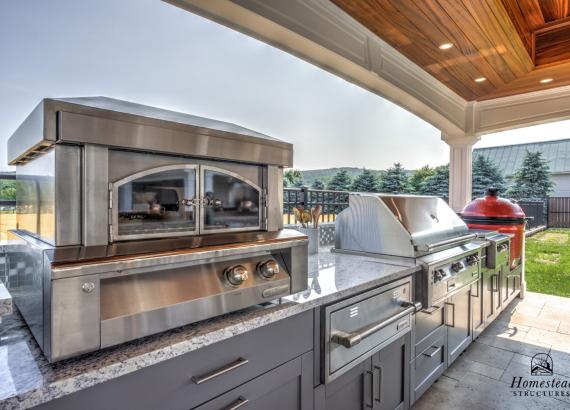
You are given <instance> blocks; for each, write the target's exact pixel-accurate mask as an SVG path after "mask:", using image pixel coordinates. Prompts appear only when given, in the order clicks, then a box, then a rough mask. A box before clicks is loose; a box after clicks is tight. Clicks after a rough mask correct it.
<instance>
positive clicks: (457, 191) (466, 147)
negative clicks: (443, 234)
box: [441, 134, 479, 212]
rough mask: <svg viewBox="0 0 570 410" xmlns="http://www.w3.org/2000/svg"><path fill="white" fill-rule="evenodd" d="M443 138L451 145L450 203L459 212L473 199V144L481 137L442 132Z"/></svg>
mask: <svg viewBox="0 0 570 410" xmlns="http://www.w3.org/2000/svg"><path fill="white" fill-rule="evenodd" d="M441 139H442V140H443V141H445V142H446V143H447V144H448V145H449V205H450V206H451V208H453V210H454V211H456V212H459V211H461V209H463V207H464V206H465V205H466V204H467V203H468V202H470V201H471V178H472V161H473V145H474V144H475V143H476V142H477V141H479V137H476V136H474V135H458V136H452V135H448V134H441Z"/></svg>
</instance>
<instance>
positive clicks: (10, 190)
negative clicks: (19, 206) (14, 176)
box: [0, 180, 16, 201]
mask: <svg viewBox="0 0 570 410" xmlns="http://www.w3.org/2000/svg"><path fill="white" fill-rule="evenodd" d="M0 199H3V200H5V201H9V200H15V199H16V181H14V180H3V181H0Z"/></svg>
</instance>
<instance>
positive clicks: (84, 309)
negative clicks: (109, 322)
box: [49, 275, 100, 361]
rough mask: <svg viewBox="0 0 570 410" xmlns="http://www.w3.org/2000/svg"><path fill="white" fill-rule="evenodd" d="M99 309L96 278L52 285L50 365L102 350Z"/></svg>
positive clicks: (72, 280) (98, 291)
mask: <svg viewBox="0 0 570 410" xmlns="http://www.w3.org/2000/svg"><path fill="white" fill-rule="evenodd" d="M99 308H100V286H99V278H98V277H97V276H96V275H93V276H85V277H79V278H66V279H59V280H54V281H53V282H52V306H51V313H52V317H51V329H52V333H51V355H50V357H49V359H50V360H51V361H56V360H61V359H65V358H67V357H71V356H77V355H79V354H81V353H85V352H90V351H93V350H97V349H99V346H100V333H99V328H100V312H99Z"/></svg>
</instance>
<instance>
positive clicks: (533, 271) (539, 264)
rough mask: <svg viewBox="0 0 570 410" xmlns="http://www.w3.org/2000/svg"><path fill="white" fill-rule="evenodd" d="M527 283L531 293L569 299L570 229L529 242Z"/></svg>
mask: <svg viewBox="0 0 570 410" xmlns="http://www.w3.org/2000/svg"><path fill="white" fill-rule="evenodd" d="M526 283H527V288H528V290H529V291H531V292H539V293H547V294H549V295H557V296H567V297H570V229H548V230H546V231H544V232H541V233H539V234H536V235H534V236H531V237H530V238H527V241H526Z"/></svg>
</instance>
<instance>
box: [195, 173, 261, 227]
mask: <svg viewBox="0 0 570 410" xmlns="http://www.w3.org/2000/svg"><path fill="white" fill-rule="evenodd" d="M201 173H202V176H201V194H202V195H201V197H202V218H201V224H202V225H201V227H200V231H201V233H203V234H208V233H215V232H235V231H254V230H259V229H261V225H262V190H261V188H260V187H259V186H257V185H255V184H254V183H253V182H251V181H249V180H247V179H245V178H243V177H241V176H240V175H238V174H235V173H233V172H230V171H227V170H224V169H220V168H214V167H210V166H202V168H201Z"/></svg>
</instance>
